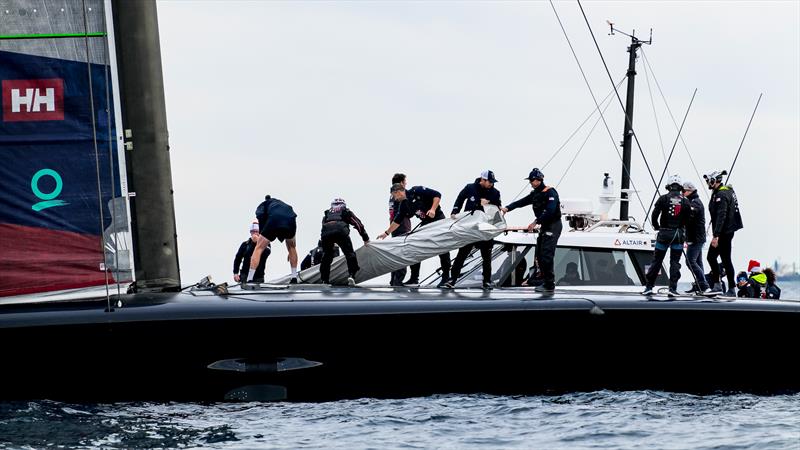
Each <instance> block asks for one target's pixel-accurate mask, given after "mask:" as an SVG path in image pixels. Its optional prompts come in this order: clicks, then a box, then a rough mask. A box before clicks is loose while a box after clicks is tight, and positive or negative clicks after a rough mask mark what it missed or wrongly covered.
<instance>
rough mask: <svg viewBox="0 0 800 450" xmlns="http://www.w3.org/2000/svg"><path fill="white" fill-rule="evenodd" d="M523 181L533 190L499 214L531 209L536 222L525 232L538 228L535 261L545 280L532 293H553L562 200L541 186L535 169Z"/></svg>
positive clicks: (537, 171)
mask: <svg viewBox="0 0 800 450" xmlns="http://www.w3.org/2000/svg"><path fill="white" fill-rule="evenodd" d="M526 180H528V181H530V183H531V186H532V187H533V190H532V191H531V192H530V193H529V194H528V195H526V196H525V197H522V198H521V199H519V200H517V201H515V202H512V203H510V204H509V205H508V206H506V207H505V208H502V211H503V213H507V212H509V211H513V210H514V209H516V208H520V207H522V206H528V205H531V206H532V208H533V214H534V215H535V216H536V219H535V220H534V221H533V222H532V223H531V224H530V225H528V231H533V229H534V228H536V227H539V235H538V236H537V237H536V251H535V254H534V258H535V259H536V260H538V261H539V269H540V270H541V273H542V277H543V279H544V283H543V284H542V285H541V286H536V288H535V289H534V290H535V291H537V292H548V293H549V292H554V291H555V289H556V274H555V271H554V267H553V262H554V260H555V254H556V246H557V245H558V238H559V236H561V229H562V224H561V201H560V200H559V198H558V192H556V190H555V188H553V187H551V186H546V185H545V184H544V173H542V171H541V170H539V169H538V168H534V169H533V170H531V173H530V174H528V177H527V178H526ZM531 274H533V271H531ZM528 284H531V283H528Z"/></svg>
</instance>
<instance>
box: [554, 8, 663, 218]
mask: <svg viewBox="0 0 800 450" xmlns="http://www.w3.org/2000/svg"><path fill="white" fill-rule="evenodd" d="M579 5H580V3H579ZM550 7H551V8H553V13H555V15H556V19H558V24H559V25H560V26H561V31H562V32H563V33H564V38H566V40H567V44H568V45H569V49H570V50H571V51H572V56H573V57H574V58H575V62H576V63H577V64H578V69H580V71H581V75H582V76H583V81H584V82H585V83H586V87H587V88H588V89H589V94H591V96H592V100H593V101H594V104H595V106H596V107H597V109H598V110H600V104H599V103H598V102H597V97H595V95H594V90H592V86H591V84H589V79H588V78H586V73H585V72H584V71H583V66H581V62H580V60H579V59H578V55H577V54H576V53H575V49H574V48H573V47H572V42H571V41H570V40H569V36H568V35H567V30H565V29H564V24H563V23H562V22H561V17H559V15H558V11H556V7H555V5H553V0H550ZM601 56H602V55H601ZM612 82H613V81H612ZM614 92H615V93H617V90H616V85H615V86H614ZM617 98H619V93H617ZM600 117H602V119H603V125H604V126H605V128H606V132H607V133H608V137H609V138H610V139H611V146H612V147H613V148H614V152H616V153H617V157H618V158H619V160H620V161H622V155H621V154H620V153H619V149H618V148H617V143H616V140H615V139H614V135H613V134H612V133H611V129H610V128H609V127H608V122H606V118H605V116H603V114H602V112H601V114H600ZM622 170H624V171H625V172H626V173H627V174H628V177H629V178H630V175H631V174H630V170H629V169H628V168H627V167H625V164H624V161H623V165H622ZM649 170H650V169H649V168H648V171H649ZM650 175H651V177H652V173H651V174H650ZM654 181H655V180H654ZM631 186H633V190H634V194H636V198H637V199H639V204H640V205H641V207H642V211H644V210H645V209H646V208H645V207H644V203H643V202H642V197H641V196H640V195H639V193H638V192H637V189H636V185H635V184H634V182H633V179H632V178H631ZM646 220H647V218H645V221H646Z"/></svg>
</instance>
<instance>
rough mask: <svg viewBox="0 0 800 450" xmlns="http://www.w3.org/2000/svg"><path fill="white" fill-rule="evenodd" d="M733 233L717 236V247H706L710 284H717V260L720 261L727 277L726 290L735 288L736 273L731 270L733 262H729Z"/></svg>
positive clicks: (718, 274)
mask: <svg viewBox="0 0 800 450" xmlns="http://www.w3.org/2000/svg"><path fill="white" fill-rule="evenodd" d="M732 244H733V233H722V234H720V235H719V240H718V241H717V246H716V247H712V246H711V245H709V247H708V256H707V257H706V260H707V261H708V264H709V265H710V266H711V280H710V283H719V276H720V273H719V264H718V263H717V258H720V259H722V268H723V269H725V275H726V276H727V277H728V289H731V288H733V287H734V286H736V283H735V282H734V278H735V277H736V272H734V270H733V261H731V250H732V249H733V245H732Z"/></svg>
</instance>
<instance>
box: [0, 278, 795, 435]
mask: <svg viewBox="0 0 800 450" xmlns="http://www.w3.org/2000/svg"><path fill="white" fill-rule="evenodd" d="M779 285H780V286H781V288H782V289H783V293H784V296H785V297H787V298H795V299H796V298H800V283H798V282H787V283H779ZM798 333H800V330H799V331H798ZM56 375H57V374H56ZM686 375H687V376H692V374H691V373H688V374H686ZM198 447H202V448H242V449H244V448H285V449H295V448H340V449H362V448H374V449H385V448H426V449H427V448H452V449H470V448H504V449H505V448H521V449H529V448H542V449H598V448H603V449H608V448H611V449H617V448H622V449H637V448H647V449H651V448H654V449H769V450H780V449H791V450H800V393H795V394H785V395H771V396H759V395H753V394H744V393H717V394H713V395H703V396H697V395H691V394H683V393H670V392H657V391H629V392H612V391H597V392H588V393H585V392H581V393H570V394H563V395H550V396H547V395H541V396H493V395H480V394H476V395H457V394H452V395H437V396H431V397H419V398H408V399H393V400H377V399H370V398H365V399H356V400H344V401H337V402H327V403H212V404H199V403H113V404H71V403H60V402H54V401H33V402H0V448H13V449H20V448H37V449H38V448H198Z"/></svg>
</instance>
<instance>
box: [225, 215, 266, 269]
mask: <svg viewBox="0 0 800 450" xmlns="http://www.w3.org/2000/svg"><path fill="white" fill-rule="evenodd" d="M256 241H258V221H257V220H254V221H253V223H251V224H250V238H249V239H247V240H246V241H244V242H242V245H240V246H239V250H238V251H237V252H236V256H235V257H234V258H233V279H234V280H235V281H236V282H237V283H238V282H240V281H242V278H246V277H247V274H248V273H249V272H250V258H251V257H252V256H253V250H255V249H256ZM269 253H270V248H269V246H267V248H265V249H264V251H263V252H261V257H260V258H259V261H258V267H256V271H255V274H254V275H253V282H255V283H263V282H264V268H265V267H266V265H267V257H268V256H269ZM245 281H246V280H245Z"/></svg>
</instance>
